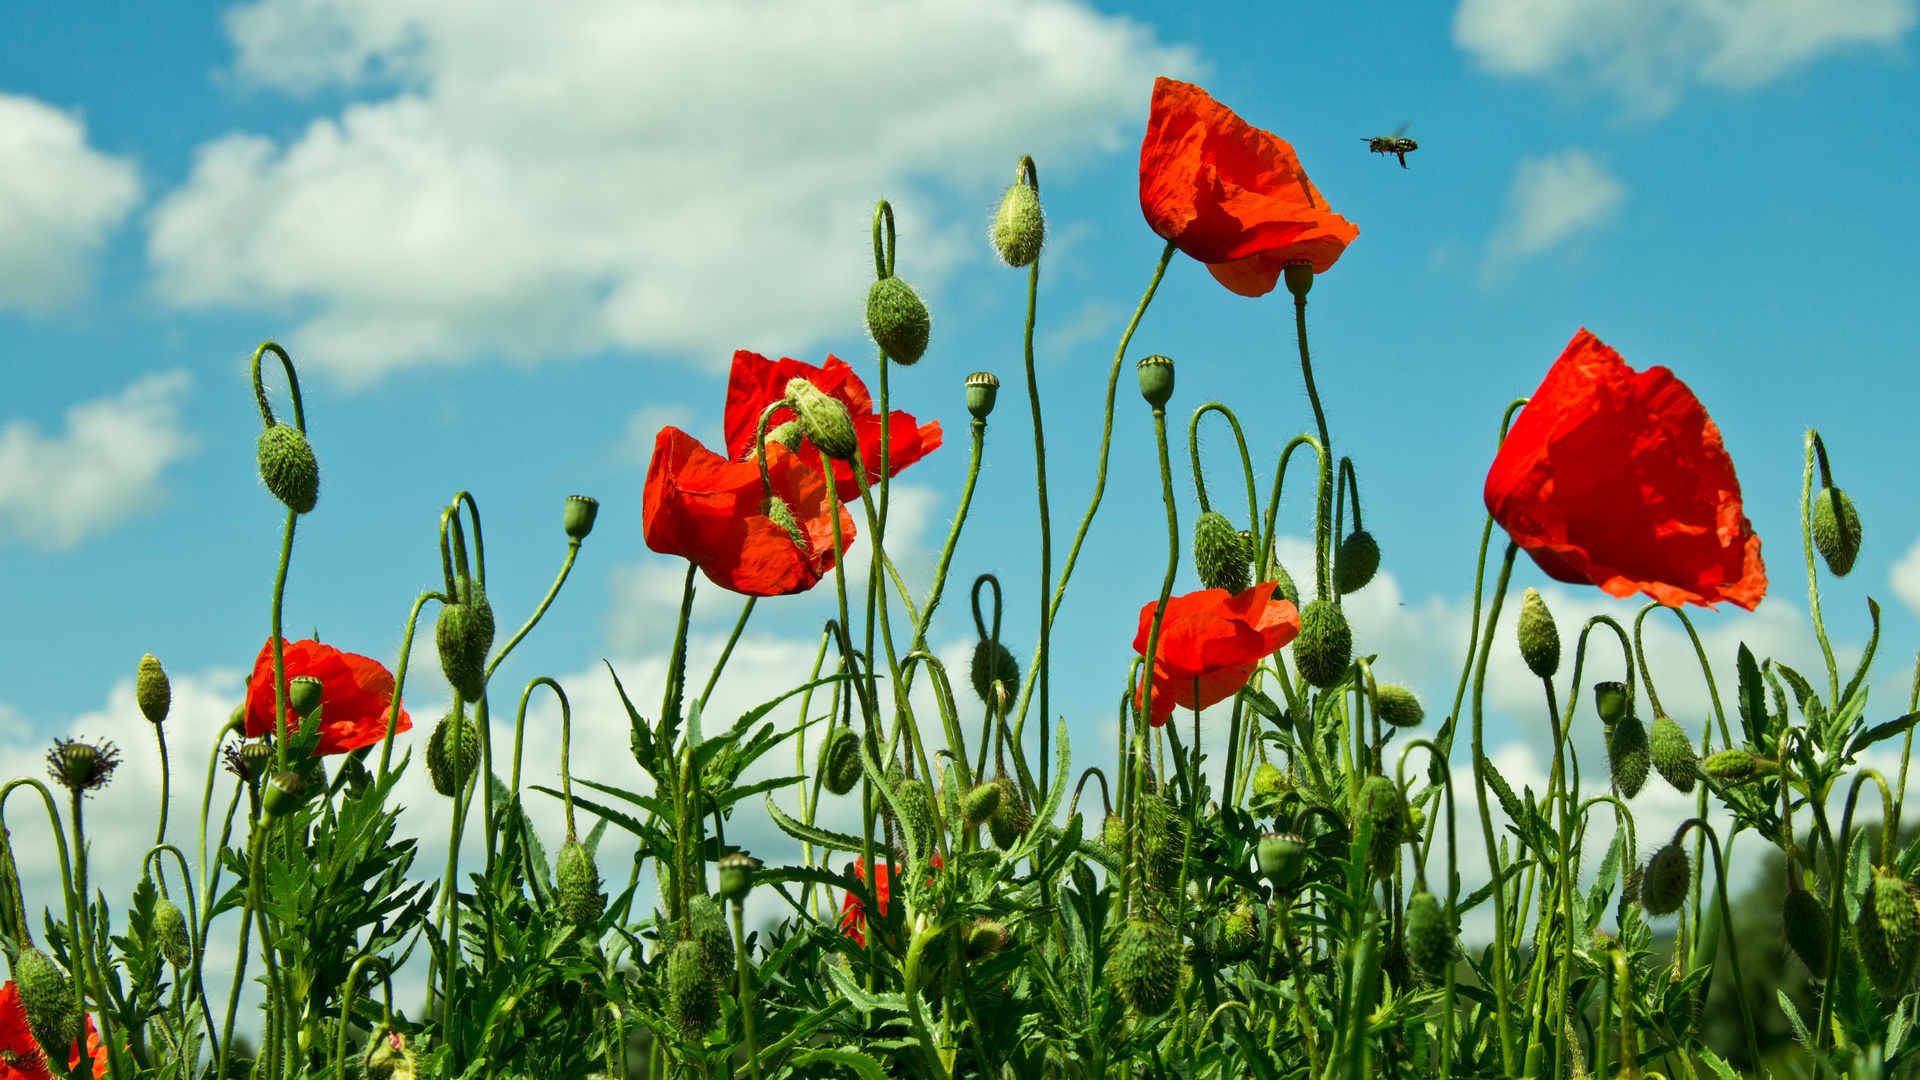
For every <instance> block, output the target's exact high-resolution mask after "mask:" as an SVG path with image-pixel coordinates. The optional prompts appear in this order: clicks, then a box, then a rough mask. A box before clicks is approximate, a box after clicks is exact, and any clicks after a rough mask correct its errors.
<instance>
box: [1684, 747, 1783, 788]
mask: <svg viewBox="0 0 1920 1080" xmlns="http://www.w3.org/2000/svg"><path fill="white" fill-rule="evenodd" d="M1772 769H1773V762H1771V761H1768V760H1767V759H1765V758H1762V757H1759V756H1757V755H1755V754H1753V753H1752V752H1751V751H1747V750H1742V749H1740V748H1739V747H1737V746H1733V747H1728V748H1727V749H1725V750H1722V751H1720V752H1719V753H1717V754H1713V755H1711V756H1709V757H1708V758H1707V760H1705V761H1702V762H1701V763H1700V771H1701V772H1703V773H1705V774H1706V776H1707V779H1709V780H1712V781H1713V782H1714V783H1716V784H1719V785H1720V786H1721V787H1727V786H1729V785H1732V784H1744V783H1746V782H1747V781H1748V780H1752V779H1754V778H1755V777H1756V776H1759V775H1761V774H1762V773H1765V772H1769V771H1771V770H1772Z"/></svg>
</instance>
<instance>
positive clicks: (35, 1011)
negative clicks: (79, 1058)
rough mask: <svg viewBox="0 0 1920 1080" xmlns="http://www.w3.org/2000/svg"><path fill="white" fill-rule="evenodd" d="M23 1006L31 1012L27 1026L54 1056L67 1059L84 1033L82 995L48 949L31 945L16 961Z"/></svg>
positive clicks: (41, 1046)
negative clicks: (82, 1025) (79, 995)
mask: <svg viewBox="0 0 1920 1080" xmlns="http://www.w3.org/2000/svg"><path fill="white" fill-rule="evenodd" d="M13 977H14V980H15V982H16V983H18V984H19V990H20V1007H21V1009H22V1010H23V1011H24V1012H25V1013H26V1014H27V1030H28V1031H29V1032H30V1033H32V1035H33V1038H34V1041H35V1042H38V1043H39V1044H40V1048H41V1049H42V1050H44V1051H46V1052H47V1056H48V1058H49V1059H51V1060H55V1061H65V1060H66V1059H67V1055H68V1054H69V1052H70V1051H71V1048H72V1046H73V1041H74V1040H75V1039H77V1038H79V1037H80V1018H81V1011H80V999H79V998H78V997H76V996H75V995H74V989H73V983H71V982H70V981H68V979H67V976H66V973H65V972H63V971H61V970H60V966H59V965H58V964H55V963H54V962H53V960H52V959H51V958H50V957H48V956H47V954H46V953H43V952H41V951H40V950H39V949H36V948H34V947H33V946H31V945H29V946H27V947H26V948H24V949H22V950H20V955H19V956H18V957H17V958H16V959H15V961H14V967H13Z"/></svg>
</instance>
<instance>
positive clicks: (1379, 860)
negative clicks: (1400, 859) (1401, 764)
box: [1360, 776, 1407, 877]
mask: <svg viewBox="0 0 1920 1080" xmlns="http://www.w3.org/2000/svg"><path fill="white" fill-rule="evenodd" d="M1360 820H1362V821H1365V822H1367V823H1368V824H1369V825H1371V826H1372V827H1373V834H1372V835H1373V841H1372V844H1371V846H1370V847H1369V848H1368V854H1369V855H1370V856H1371V857H1372V859H1373V865H1374V869H1375V870H1377V871H1379V873H1380V875H1381V876H1382V877H1385V876H1387V875H1388V874H1390V873H1392V866H1393V859H1394V856H1395V855H1397V854H1398V849H1399V847H1400V844H1401V842H1402V841H1403V840H1405V839H1406V826H1407V803H1406V800H1405V799H1404V798H1402V797H1401V795H1400V787H1399V785H1397V784H1395V783H1394V782H1393V781H1392V780H1390V779H1388V778H1386V777H1384V776H1369V777H1367V779H1366V782H1365V783H1363V784H1361V785H1360Z"/></svg>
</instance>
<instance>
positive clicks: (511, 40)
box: [150, 0, 1194, 382]
mask: <svg viewBox="0 0 1920 1080" xmlns="http://www.w3.org/2000/svg"><path fill="white" fill-rule="evenodd" d="M228 25H229V29H230V31H231V33H232V36H233V38H234V41H235V44H236V45H237V47H238V61H237V66H238V69H239V71H240V73H241V74H242V76H244V77H246V78H248V79H251V80H253V81H255V82H258V83H261V84H263V85H266V86H270V87H274V88H278V89H285V90H292V91H298V90H305V89H311V88H315V87H323V86H333V87H340V88H344V89H347V90H350V91H358V92H364V93H367V94H374V93H377V92H378V93H385V92H388V91H391V92H390V94H389V96H386V97H384V98H382V99H380V100H375V101H370V102H362V103H358V104H353V105H350V106H348V107H347V108H345V109H344V110H342V111H341V113H340V114H339V115H337V116H333V117H326V118H321V119H316V120H315V121H313V122H312V123H311V124H310V125H309V126H308V127H307V129H306V130H305V131H304V132H303V133H301V134H300V135H299V136H297V137H295V138H293V139H292V140H290V141H289V142H288V143H286V144H284V145H283V144H280V143H277V142H275V141H274V140H272V139H269V138H265V137H262V136H258V135H252V134H245V133H234V134H230V135H228V136H225V137H223V138H220V139H217V140H214V141H213V142H210V143H208V144H206V145H204V146H202V147H201V148H200V150H199V153H198V155H197V159H196V163H195V166H194V170H193V174H192V176H191V177H190V178H189V180H188V181H187V183H186V185H185V186H184V187H182V188H181V189H180V190H178V191H176V192H174V193H173V194H172V195H170V196H169V197H168V198H167V199H166V201H165V202H164V203H162V204H161V206H160V207H159V208H158V210H157V211H156V213H155V214H154V217H153V231H152V236H151V240H150V255H151V258H152V260H153V263H154V265H155V268H156V271H157V274H158V287H159V290H160V292H161V293H162V294H163V295H164V296H166V297H167V298H169V299H171V300H173V301H175V302H177V303H180V304H184V305H189V306H203V305H286V306H290V307H291V308H292V310H295V311H298V312H300V313H302V314H303V315H304V316H305V321H304V322H302V323H301V324H300V325H299V326H298V328H297V330H296V332H295V333H294V334H293V335H291V343H292V344H293V346H294V347H295V348H296V349H297V350H299V351H301V352H303V353H304V354H306V355H307V356H308V357H310V358H311V359H312V360H313V361H314V362H317V363H320V364H322V365H323V366H326V367H328V368H329V369H331V370H332V371H333V372H334V373H335V374H336V375H338V376H340V377H342V378H343V379H346V380H348V381H357V382H364V381H370V380H373V379H377V378H379V377H380V376H381V375H382V374H384V373H385V372H388V371H391V370H393V369H395V368H400V367H405V366H409V365H416V364H424V363H449V362H458V361H461V360H465V359H467V358H469V357H471V356H473V355H475V354H492V353H498V354H504V355H507V356H511V357H516V358H523V359H534V358H539V357H543V356H550V355H554V354H567V353H578V352H582V351H586V350H592V349H600V348H608V347H616V348H645V349H658V350H665V351H669V352H676V353H682V354H688V355H693V356H697V357H700V358H701V359H702V360H703V361H704V362H707V363H709V364H715V363H720V362H722V361H723V360H724V358H725V357H726V356H727V355H729V354H730V353H731V350H732V349H733V348H735V347H756V348H761V349H767V350H774V351H776V352H784V353H789V354H792V353H796V352H797V351H799V350H801V349H804V348H805V347H806V346H808V345H809V344H811V343H814V342H817V341H819V340H821V339H822V338H823V337H825V336H827V335H829V334H833V333H845V332H848V331H852V330H854V329H855V328H856V327H858V325H859V322H858V319H859V312H860V306H861V298H862V297H863V296H864V290H865V287H866V284H865V283H866V281H867V280H868V278H869V276H870V274H871V266H872V263H871V259H870V256H869V254H868V239H867V238H868V232H869V219H870V217H871V214H872V209H873V200H874V199H875V198H876V197H878V196H882V195H885V196H887V197H889V198H891V199H892V200H893V201H894V202H895V203H896V211H897V213H898V214H899V215H900V226H901V237H902V247H901V257H900V269H901V272H902V273H903V274H904V275H906V276H907V277H909V278H910V279H915V280H918V281H919V282H921V283H922V284H937V283H938V281H939V280H940V279H941V277H942V276H943V275H944V274H945V273H946V272H947V270H948V269H949V268H950V267H951V266H952V265H954V264H955V263H956V262H958V261H960V260H963V259H966V258H970V257H976V256H975V255H973V254H971V252H972V249H973V248H975V247H977V248H979V249H980V252H981V253H984V250H985V248H984V245H980V244H979V243H978V241H977V237H978V235H979V232H980V227H981V225H982V224H983V223H984V218H983V217H980V215H979V214H978V213H977V208H978V207H979V205H981V203H982V202H983V200H984V198H985V195H986V193H987V192H988V191H990V190H991V189H993V188H994V187H997V186H998V185H999V184H1002V183H1004V182H1005V181H1006V180H1007V179H1008V178H1009V177H1010V175H1011V170H1012V167H1013V162H1014V160H1015V158H1016V157H1017V155H1019V154H1020V153H1023V152H1032V153H1034V154H1036V155H1039V156H1041V157H1042V159H1043V161H1048V160H1051V161H1055V162H1060V161H1063V160H1066V161H1070V160H1072V159H1073V158H1075V157H1078V156H1082V155H1084V154H1086V153H1088V152H1090V151H1095V150H1105V149H1113V148H1115V147H1117V146H1119V145H1120V131H1121V129H1122V127H1123V126H1124V125H1126V124H1128V123H1129V122H1131V121H1132V120H1134V119H1135V118H1136V117H1138V116H1140V115H1144V105H1145V99H1146V94H1147V86H1148V84H1149V82H1150V80H1151V79H1152V77H1153V76H1154V75H1156V74H1179V73H1182V72H1185V71H1188V70H1190V69H1191V68H1192V67H1193V66H1194V60H1193V59H1192V56H1191V54H1190V52H1189V51H1187V50H1184V49H1170V48H1165V47H1162V46H1160V45H1158V44H1156V43H1155V42H1154V40H1153V38H1152V35H1151V33H1150V32H1149V31H1148V30H1146V29H1145V28H1143V27H1141V26H1139V25H1136V24H1134V23H1132V22H1130V21H1128V20H1126V19H1123V18H1117V17H1107V16H1103V15H1101V14H1099V13H1097V12H1095V11H1094V10H1092V9H1091V8H1089V7H1087V6H1085V5H1084V4H1082V3H1080V2H1078V0H983V2H980V3H974V4H963V5H957V4H946V3H937V2H934V0H919V2H909V3H901V2H890V3H882V2H879V0H837V2H833V3H826V4H814V5H758V4H748V3H744V2H739V0H726V2H704V0H703V2H693V0H658V2H653V3H646V4H632V3H624V2H615V0H590V2H584V3H579V4H572V5H566V6H563V7H553V6H550V5H536V4H529V3H525V2H522V0H488V2H482V3H452V2H448V0H403V2H399V3H374V2H371V0H261V2H260V3H256V4H254V5H251V6H248V7H244V8H240V9H238V10H237V11H235V12H234V13H233V14H232V16H231V17H230V19H229V23H228ZM396 86H397V87H398V89H393V88H394V87H396ZM976 218H979V220H975V219H976ZM977 257H984V254H980V255H979V256H977Z"/></svg>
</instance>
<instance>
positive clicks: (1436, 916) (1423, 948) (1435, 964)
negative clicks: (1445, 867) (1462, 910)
mask: <svg viewBox="0 0 1920 1080" xmlns="http://www.w3.org/2000/svg"><path fill="white" fill-rule="evenodd" d="M1455 941H1456V939H1455V937H1454V933H1453V928H1452V927H1450V926H1448V925H1447V913H1446V910H1445V909H1444V908H1442V907H1441V905H1440V898H1439V897H1437V896H1435V895H1433V894H1432V893H1430V892H1425V891H1422V892H1417V893H1414V894H1413V895H1412V896H1411V897H1409V898H1408V899H1407V960H1408V961H1409V962H1411V963H1412V964H1413V966H1414V967H1415V968H1417V969H1419V970H1420V971H1421V972H1422V973H1424V974H1426V975H1428V976H1431V977H1433V978H1436V979H1437V978H1439V977H1440V976H1441V975H1442V974H1444V973H1445V972H1446V970H1447V965H1448V964H1451V963H1453V957H1454V947H1455Z"/></svg>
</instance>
